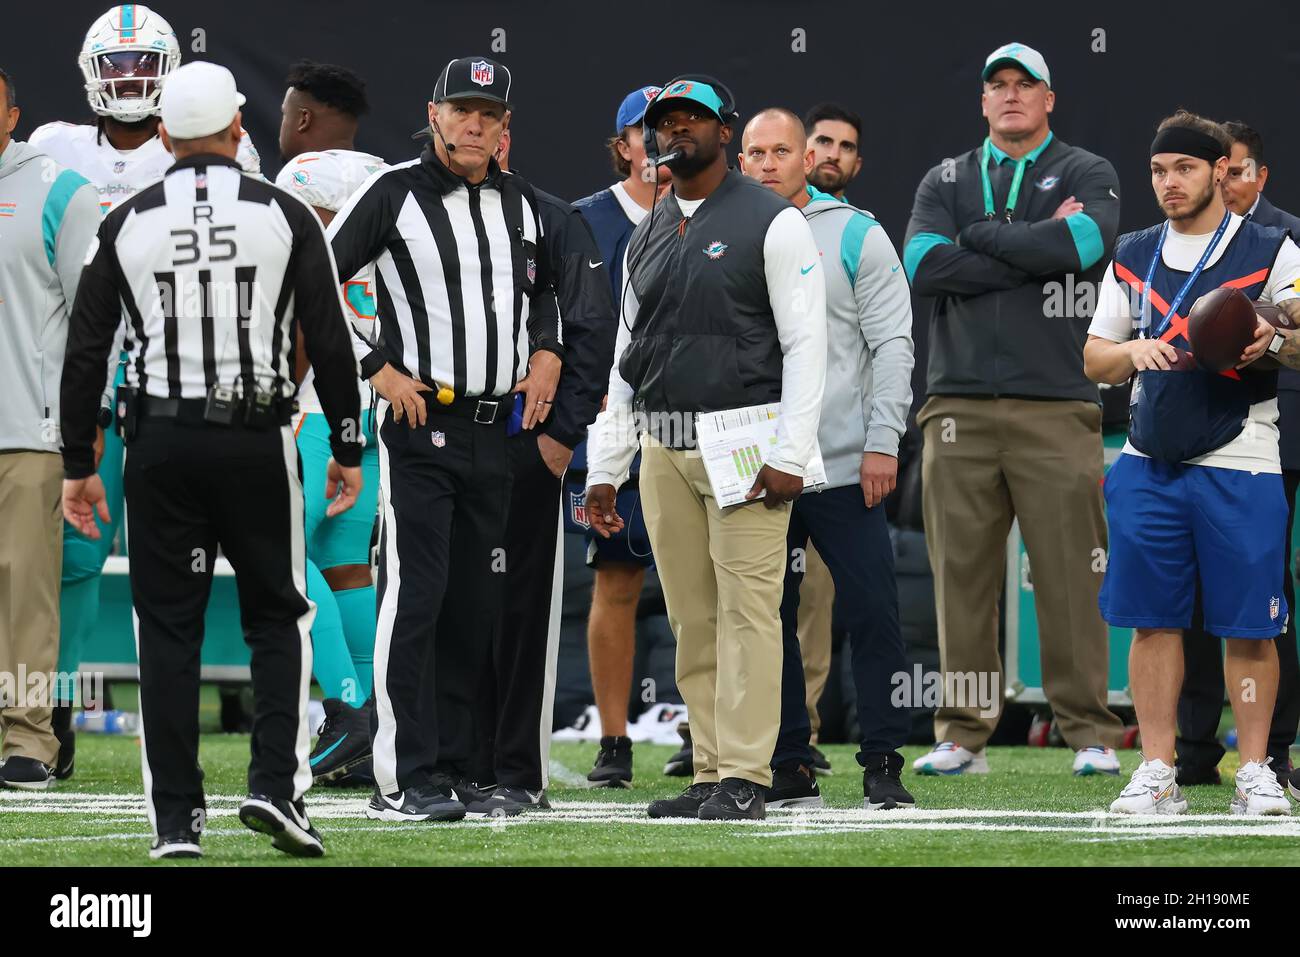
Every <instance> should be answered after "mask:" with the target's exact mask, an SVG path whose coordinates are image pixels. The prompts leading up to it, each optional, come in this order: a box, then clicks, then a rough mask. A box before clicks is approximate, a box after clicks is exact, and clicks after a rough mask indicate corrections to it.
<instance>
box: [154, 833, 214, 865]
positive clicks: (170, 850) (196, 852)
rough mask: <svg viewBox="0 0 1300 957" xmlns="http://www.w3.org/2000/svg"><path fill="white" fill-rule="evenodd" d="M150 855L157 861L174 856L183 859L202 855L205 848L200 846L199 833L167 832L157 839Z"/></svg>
mask: <svg viewBox="0 0 1300 957" xmlns="http://www.w3.org/2000/svg"><path fill="white" fill-rule="evenodd" d="M149 856H150V857H151V858H152V859H153V860H155V861H161V860H167V859H168V858H173V857H174V858H181V859H183V858H187V857H188V858H192V857H202V856H203V850H202V848H200V847H199V836H198V835H197V834H190V833H187V832H185V831H177V832H175V833H174V834H166V835H164V836H162V837H159V838H158V839H157V840H155V841H154V842H153V847H151V848H150V849H149Z"/></svg>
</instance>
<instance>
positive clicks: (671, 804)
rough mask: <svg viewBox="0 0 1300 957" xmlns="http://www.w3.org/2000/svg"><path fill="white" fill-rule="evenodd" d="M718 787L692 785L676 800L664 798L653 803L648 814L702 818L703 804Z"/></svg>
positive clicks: (712, 785)
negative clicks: (701, 806)
mask: <svg viewBox="0 0 1300 957" xmlns="http://www.w3.org/2000/svg"><path fill="white" fill-rule="evenodd" d="M717 788H718V785H717V784H715V783H713V782H711V781H708V782H704V783H701V784H692V785H691V786H690V787H688V788H687V789H686V790H685V791H683V792H682V793H681V794H679V795H678V796H677V797H675V798H664V799H662V800H659V801H651V802H650V806H649V807H647V808H646V813H647V814H648V815H649V816H650V817H657V818H659V817H694V818H697V817H699V816H700V805H701V804H703V803H704V802H705V801H706V800H707V799H708V798H709V797H711V796H712V794H713V792H714V791H716V790H717Z"/></svg>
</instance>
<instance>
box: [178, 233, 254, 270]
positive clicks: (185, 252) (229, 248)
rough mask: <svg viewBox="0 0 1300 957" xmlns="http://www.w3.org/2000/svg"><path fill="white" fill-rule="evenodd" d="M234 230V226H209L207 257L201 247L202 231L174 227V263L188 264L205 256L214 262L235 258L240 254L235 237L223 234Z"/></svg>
mask: <svg viewBox="0 0 1300 957" xmlns="http://www.w3.org/2000/svg"><path fill="white" fill-rule="evenodd" d="M234 231H235V227H234V226H209V227H208V241H207V247H208V248H207V256H206V257H205V256H204V255H203V252H202V251H201V250H200V249H199V237H200V233H199V231H198V230H197V229H173V230H172V243H173V245H174V246H175V248H174V249H173V250H172V265H173V266H188V265H190V264H191V263H196V262H198V261H199V260H200V259H203V258H206V259H207V261H208V262H212V263H221V262H226V261H227V260H230V259H234V258H235V256H237V255H238V254H239V250H238V249H237V248H236V246H235V240H234V237H233V236H223V235H222V234H223V233H233V232H234Z"/></svg>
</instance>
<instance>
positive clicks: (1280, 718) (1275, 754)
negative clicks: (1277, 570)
mask: <svg viewBox="0 0 1300 957" xmlns="http://www.w3.org/2000/svg"><path fill="white" fill-rule="evenodd" d="M1282 482H1283V485H1284V487H1285V491H1286V502H1287V517H1286V552H1285V556H1286V559H1285V564H1286V569H1285V571H1284V573H1283V580H1282V588H1283V589H1284V591H1283V594H1285V595H1286V604H1287V607H1288V608H1289V609H1291V614H1290V615H1289V616H1288V618H1287V624H1286V631H1284V632H1283V633H1282V634H1280V635H1278V636H1277V638H1275V639H1274V642H1275V643H1276V644H1277V664H1278V683H1277V703H1276V704H1274V705H1273V725H1272V727H1271V728H1270V729H1269V732H1268V755H1269V757H1271V758H1272V759H1273V763H1272V764H1271V765H1270V767H1272V768H1273V770H1275V771H1278V770H1282V769H1284V768H1286V767H1287V762H1288V760H1289V759H1290V754H1291V744H1292V742H1294V741H1295V737H1296V728H1297V725H1300V655H1297V652H1296V624H1295V620H1296V607H1295V579H1294V577H1293V571H1292V568H1291V525H1292V523H1293V522H1294V521H1295V498H1296V489H1297V488H1300V471H1298V470H1295V469H1286V470H1284V471H1283V473H1282ZM1221 644H1222V643H1221V642H1220V641H1219V639H1218V638H1216V637H1215V636H1214V635H1211V634H1209V633H1208V632H1206V630H1205V627H1204V624H1203V619H1202V617H1201V602H1200V596H1199V593H1198V595H1197V601H1196V612H1195V614H1194V615H1193V617H1192V626H1191V627H1190V628H1188V629H1187V630H1186V631H1184V632H1183V690H1182V692H1181V693H1180V694H1179V696H1178V742H1177V747H1178V763H1179V764H1180V765H1182V766H1184V767H1188V768H1214V767H1217V766H1218V764H1219V760H1220V759H1221V758H1222V757H1223V753H1224V752H1223V745H1222V744H1220V743H1219V738H1218V731H1219V719H1220V718H1221V717H1222V716H1223V695H1224V687H1223V654H1222V647H1221Z"/></svg>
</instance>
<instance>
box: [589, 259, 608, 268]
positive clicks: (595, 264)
mask: <svg viewBox="0 0 1300 957" xmlns="http://www.w3.org/2000/svg"><path fill="white" fill-rule="evenodd" d="M587 265H588V266H590V267H591V268H592V269H595V268H596V267H597V266H603V265H605V261H604V260H603V259H602V260H601V261H600V262H598V263H594V262H590V261H588V263H587Z"/></svg>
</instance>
